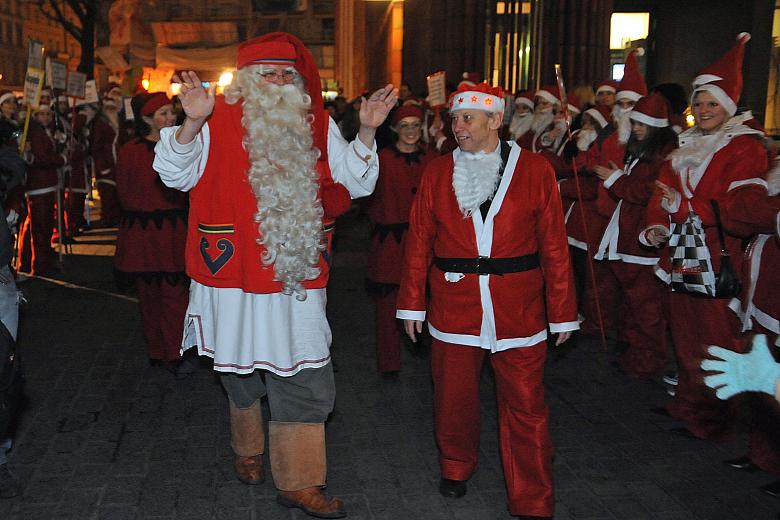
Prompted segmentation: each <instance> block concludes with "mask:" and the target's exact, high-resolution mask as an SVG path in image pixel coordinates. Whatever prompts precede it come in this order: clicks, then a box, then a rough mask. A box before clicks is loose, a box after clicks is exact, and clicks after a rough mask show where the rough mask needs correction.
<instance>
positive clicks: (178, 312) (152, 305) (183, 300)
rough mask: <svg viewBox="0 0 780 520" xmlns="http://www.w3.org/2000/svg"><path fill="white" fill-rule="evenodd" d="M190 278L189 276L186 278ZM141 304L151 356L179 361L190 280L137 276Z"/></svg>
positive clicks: (145, 337) (136, 285) (147, 346)
mask: <svg viewBox="0 0 780 520" xmlns="http://www.w3.org/2000/svg"><path fill="white" fill-rule="evenodd" d="M185 280H186V279H185ZM135 287H136V290H137V291H138V305H139V307H140V310H141V322H142V323H143V327H144V339H145V340H146V351H147V353H148V354H149V359H161V360H164V361H177V360H179V359H180V358H181V356H180V355H179V349H180V348H181V339H182V334H183V331H184V327H183V324H184V314H185V313H186V312H187V303H188V302H189V281H186V282H183V281H179V283H176V284H174V285H171V284H170V283H168V282H167V281H165V280H150V281H148V282H147V281H144V280H143V279H141V278H140V277H139V278H137V279H136V283H135Z"/></svg>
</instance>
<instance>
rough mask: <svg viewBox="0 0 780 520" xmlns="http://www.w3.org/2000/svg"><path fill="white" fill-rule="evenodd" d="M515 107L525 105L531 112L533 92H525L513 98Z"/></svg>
mask: <svg viewBox="0 0 780 520" xmlns="http://www.w3.org/2000/svg"><path fill="white" fill-rule="evenodd" d="M515 105H516V106H520V105H525V106H527V107H528V108H530V109H531V110H533V109H534V92H533V90H526V91H525V92H522V93H520V94H518V95H517V97H515Z"/></svg>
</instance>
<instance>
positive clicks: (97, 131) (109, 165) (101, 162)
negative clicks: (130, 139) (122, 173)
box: [90, 114, 122, 184]
mask: <svg viewBox="0 0 780 520" xmlns="http://www.w3.org/2000/svg"><path fill="white" fill-rule="evenodd" d="M90 137H91V143H90V152H91V154H92V160H93V161H94V164H95V177H96V178H97V181H98V182H108V183H109V184H114V183H115V181H114V168H115V167H116V159H117V151H118V150H119V148H120V146H121V145H122V143H120V142H119V132H118V129H117V128H115V127H114V126H113V125H112V124H111V123H110V122H109V120H108V119H106V117H105V116H104V115H102V114H98V115H97V117H95V119H94V120H93V122H92V131H91V132H90Z"/></svg>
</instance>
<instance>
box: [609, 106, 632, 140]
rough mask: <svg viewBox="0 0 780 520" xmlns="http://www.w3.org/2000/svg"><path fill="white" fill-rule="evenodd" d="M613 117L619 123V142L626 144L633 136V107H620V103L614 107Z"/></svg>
mask: <svg viewBox="0 0 780 520" xmlns="http://www.w3.org/2000/svg"><path fill="white" fill-rule="evenodd" d="M612 119H613V120H614V121H615V124H616V125H617V132H618V142H620V144H626V143H627V142H628V138H629V137H631V109H630V108H629V109H625V108H620V106H619V105H615V106H614V107H612Z"/></svg>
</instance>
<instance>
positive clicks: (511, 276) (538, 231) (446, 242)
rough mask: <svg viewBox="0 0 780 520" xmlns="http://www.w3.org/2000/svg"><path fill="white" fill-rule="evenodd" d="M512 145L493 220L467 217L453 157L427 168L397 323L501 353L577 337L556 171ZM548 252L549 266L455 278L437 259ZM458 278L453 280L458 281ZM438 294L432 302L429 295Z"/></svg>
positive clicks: (543, 255) (543, 258) (545, 262)
mask: <svg viewBox="0 0 780 520" xmlns="http://www.w3.org/2000/svg"><path fill="white" fill-rule="evenodd" d="M510 144H511V153H510V155H509V160H508V161H507V166H506V168H505V169H504V173H503V176H502V179H501V182H500V183H499V187H498V190H497V192H496V195H495V197H494V198H493V201H492V203H491V207H490V211H489V212H488V214H487V218H486V219H485V221H484V222H483V219H482V216H481V214H480V213H479V212H475V214H474V215H473V216H472V218H470V219H467V218H464V217H463V214H462V213H461V211H460V209H459V207H458V201H457V199H456V197H455V194H454V191H453V187H452V174H453V166H454V155H455V154H458V153H460V151H459V150H457V151H455V152H454V153H453V154H448V155H446V156H443V157H439V158H436V159H434V160H433V161H432V162H431V163H430V165H429V166H428V168H426V170H425V174H424V175H423V179H422V182H421V183H420V189H419V191H418V193H417V198H416V199H415V201H414V204H413V206H412V213H411V217H410V221H409V232H408V234H407V238H406V252H405V257H404V273H403V278H402V281H401V288H400V291H399V295H398V304H397V308H398V313H397V316H398V317H399V318H402V319H425V318H426V309H427V319H428V322H429V328H430V330H431V334H432V335H433V336H434V337H436V338H437V339H440V340H442V341H446V342H450V343H457V344H463V345H471V346H479V347H482V348H486V349H490V350H491V351H494V352H495V351H500V350H505V349H508V348H515V347H523V346H530V345H535V344H537V343H539V342H541V341H544V339H545V338H546V337H547V326H548V323H549V325H550V328H551V330H552V331H553V332H563V331H568V330H575V329H576V328H578V326H577V322H576V320H577V305H576V297H575V294H574V285H573V280H572V274H571V269H570V264H569V254H568V247H567V244H566V232H565V228H564V223H563V212H562V210H561V200H560V196H559V195H558V189H557V187H556V184H555V172H553V170H552V167H551V166H550V164H549V163H548V162H547V161H546V160H545V159H544V158H542V157H541V156H539V155H536V154H534V153H531V152H528V151H521V149H520V147H519V146H517V145H515V144H514V143H510ZM534 253H536V254H538V256H539V261H540V266H541V267H540V268H536V269H532V270H529V271H523V272H516V273H506V274H503V275H478V274H464V275H460V276H459V275H456V274H455V273H449V274H445V272H443V271H442V270H440V269H439V268H438V267H436V266H435V265H432V262H433V259H434V257H443V258H475V257H478V256H486V257H492V258H511V257H517V256H524V255H531V254H534ZM448 280H451V281H448ZM427 286H430V299H429V300H428V299H427V298H426V287H427Z"/></svg>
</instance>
